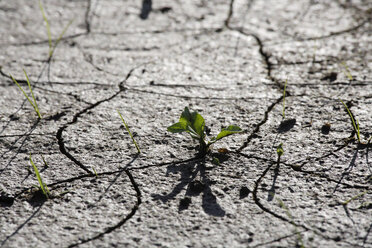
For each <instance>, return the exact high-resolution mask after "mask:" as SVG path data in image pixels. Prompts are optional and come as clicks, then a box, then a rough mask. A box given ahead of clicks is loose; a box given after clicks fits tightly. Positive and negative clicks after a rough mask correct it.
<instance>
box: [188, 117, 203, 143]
mask: <svg viewBox="0 0 372 248" xmlns="http://www.w3.org/2000/svg"><path fill="white" fill-rule="evenodd" d="M191 127H192V129H194V130H195V132H196V133H197V134H198V135H199V136H200V137H202V138H204V127H205V121H204V118H203V116H201V115H200V114H198V113H197V112H193V113H192V115H191Z"/></svg>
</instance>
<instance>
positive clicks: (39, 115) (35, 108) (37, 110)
mask: <svg viewBox="0 0 372 248" xmlns="http://www.w3.org/2000/svg"><path fill="white" fill-rule="evenodd" d="M9 76H10V77H11V78H12V80H13V82H14V83H15V84H16V85H17V86H18V88H19V89H20V90H21V91H22V93H23V95H24V96H25V97H26V99H27V100H28V102H29V103H30V104H31V106H32V107H33V108H34V110H35V111H36V113H37V115H38V117H39V118H40V119H41V114H40V112H39V109H38V107H37V106H35V105H34V103H33V102H32V101H31V99H30V98H29V97H28V95H27V94H26V92H25V91H24V90H23V89H22V87H21V86H20V85H19V83H18V82H17V80H16V79H15V78H14V77H13V76H12V75H11V74H9ZM28 83H29V82H28ZM29 87H30V85H29ZM31 93H32V91H31ZM32 96H33V93H32ZM33 99H34V100H35V98H33ZM35 103H36V101H35Z"/></svg>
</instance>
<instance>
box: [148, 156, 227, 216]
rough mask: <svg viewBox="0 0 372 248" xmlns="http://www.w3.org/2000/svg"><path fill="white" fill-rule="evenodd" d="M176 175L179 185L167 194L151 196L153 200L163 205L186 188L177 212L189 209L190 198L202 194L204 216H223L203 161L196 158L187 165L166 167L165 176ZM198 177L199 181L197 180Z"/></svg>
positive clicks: (223, 213)
mask: <svg viewBox="0 0 372 248" xmlns="http://www.w3.org/2000/svg"><path fill="white" fill-rule="evenodd" d="M176 173H181V178H180V183H178V184H177V185H176V186H175V187H174V188H173V190H172V191H171V192H170V193H168V194H163V195H162V194H152V195H151V196H152V197H153V199H155V200H160V201H162V202H163V203H165V202H168V201H170V200H174V199H175V198H176V196H177V195H178V194H180V193H181V191H182V190H183V189H185V188H186V194H185V198H183V199H181V201H180V205H179V208H178V209H179V211H182V210H185V209H187V208H188V207H189V205H190V204H191V199H192V197H196V196H199V195H200V194H202V208H203V210H204V212H205V213H206V214H208V215H211V216H216V217H223V216H225V214H226V213H225V210H223V209H222V207H221V206H220V205H219V204H218V203H217V197H216V196H215V195H214V194H213V192H212V189H211V188H210V185H211V184H212V182H211V181H210V180H209V178H208V176H207V173H206V167H205V159H203V160H200V159H199V160H197V158H196V160H194V161H191V162H189V163H184V164H179V165H174V164H172V165H170V166H168V168H167V172H166V176H169V175H170V174H176ZM198 176H199V178H200V179H197V177H198Z"/></svg>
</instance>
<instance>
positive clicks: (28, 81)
mask: <svg viewBox="0 0 372 248" xmlns="http://www.w3.org/2000/svg"><path fill="white" fill-rule="evenodd" d="M23 72H24V73H25V76H26V80H27V84H28V88H29V89H30V91H31V95H32V99H33V100H34V104H32V106H33V107H34V109H35V111H36V113H37V115H38V116H39V118H40V119H41V114H40V111H39V106H38V105H37V103H36V99H35V96H34V92H33V91H32V88H31V84H30V79H29V78H28V76H27V73H26V71H25V69H23Z"/></svg>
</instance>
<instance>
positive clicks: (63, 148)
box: [56, 90, 122, 174]
mask: <svg viewBox="0 0 372 248" xmlns="http://www.w3.org/2000/svg"><path fill="white" fill-rule="evenodd" d="M121 92H122V90H119V91H118V92H116V93H115V94H113V95H112V96H110V97H108V98H105V99H103V100H100V101H98V102H95V103H93V104H91V105H90V106H88V107H86V108H84V109H83V110H81V111H79V112H78V113H76V114H75V115H74V117H73V118H72V121H70V122H68V123H66V124H65V125H63V126H62V127H60V128H59V129H58V131H57V135H56V138H57V140H58V146H59V150H60V151H61V153H62V154H63V155H65V156H66V157H68V158H69V159H70V160H71V161H73V162H74V163H75V164H76V165H78V166H79V167H80V168H81V169H83V170H84V171H86V172H88V173H91V174H93V172H92V171H90V170H89V169H88V168H87V167H86V166H85V165H83V163H81V162H80V161H79V160H77V159H76V158H75V157H74V156H72V154H71V153H69V152H68V151H67V150H66V146H65V142H64V139H63V137H62V134H63V131H64V130H65V129H66V128H68V126H69V125H72V124H74V123H76V122H77V121H78V118H79V117H80V116H81V115H83V114H85V113H86V112H88V111H89V110H91V109H93V108H95V107H97V106H98V105H100V104H101V103H104V102H107V101H110V100H112V99H113V98H115V97H116V96H117V95H119V94H120V93H121Z"/></svg>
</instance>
